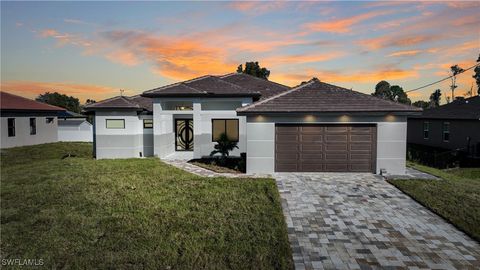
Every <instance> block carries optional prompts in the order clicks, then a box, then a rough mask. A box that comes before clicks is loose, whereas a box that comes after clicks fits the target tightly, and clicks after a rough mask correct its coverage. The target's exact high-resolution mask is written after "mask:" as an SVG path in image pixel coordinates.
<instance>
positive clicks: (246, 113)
mask: <svg viewBox="0 0 480 270" xmlns="http://www.w3.org/2000/svg"><path fill="white" fill-rule="evenodd" d="M421 113H422V112H421V111H326V112H319V111H275V112H268V111H239V110H237V115H241V116H252V115H272V116H273V115H274V116H285V115H305V114H310V115H339V114H341V115H365V116H367V115H369V116H370V115H373V116H375V115H377V116H378V115H388V114H390V115H399V116H411V115H420V114H421Z"/></svg>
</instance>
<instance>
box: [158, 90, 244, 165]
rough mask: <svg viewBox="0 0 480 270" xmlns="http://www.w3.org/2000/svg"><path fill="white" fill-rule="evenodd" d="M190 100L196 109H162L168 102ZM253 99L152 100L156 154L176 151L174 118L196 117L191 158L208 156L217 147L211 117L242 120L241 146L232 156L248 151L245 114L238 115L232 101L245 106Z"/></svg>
mask: <svg viewBox="0 0 480 270" xmlns="http://www.w3.org/2000/svg"><path fill="white" fill-rule="evenodd" d="M175 101H178V102H179V103H182V102H183V103H184V102H191V103H192V105H193V110H189V111H175V110H163V106H162V104H165V102H170V103H171V102H175ZM251 102H252V99H251V98H206V99H204V98H161V99H160V98H158V99H155V100H154V103H153V118H154V145H155V147H154V154H155V155H156V156H158V157H160V158H165V157H167V156H169V155H171V154H173V153H175V130H174V125H175V119H193V134H194V142H193V144H194V146H193V153H192V158H201V157H202V156H208V155H210V153H211V152H212V150H213V149H214V148H213V147H214V145H215V142H212V119H238V120H239V123H238V124H239V127H238V128H239V131H238V132H239V142H238V147H239V149H235V150H234V151H232V152H231V155H234V156H239V155H240V153H242V152H246V148H247V146H246V117H245V116H237V113H236V108H232V109H229V108H228V106H231V105H229V104H238V107H239V106H245V105H247V104H250V103H251Z"/></svg>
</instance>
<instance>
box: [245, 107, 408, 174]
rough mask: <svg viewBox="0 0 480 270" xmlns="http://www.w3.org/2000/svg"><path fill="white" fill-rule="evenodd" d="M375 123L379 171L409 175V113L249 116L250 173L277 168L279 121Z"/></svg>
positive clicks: (248, 151)
mask: <svg viewBox="0 0 480 270" xmlns="http://www.w3.org/2000/svg"><path fill="white" fill-rule="evenodd" d="M286 123H311V124H326V123H328V124H334V123H338V124H347V123H357V124H375V125H376V126H377V153H376V158H377V163H376V173H380V170H381V169H385V170H387V172H388V173H389V174H398V175H403V174H405V159H406V143H407V142H406V139H407V137H406V135H407V122H406V117H405V116H393V115H386V116H345V115H343V116H335V115H330V116H319V115H317V116H313V115H308V116H297V117H295V116H290V117H289V116H281V117H268V116H250V117H248V118H247V173H273V172H274V171H275V124H286Z"/></svg>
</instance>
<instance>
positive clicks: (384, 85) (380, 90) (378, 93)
mask: <svg viewBox="0 0 480 270" xmlns="http://www.w3.org/2000/svg"><path fill="white" fill-rule="evenodd" d="M372 96H375V97H379V98H381V99H387V100H392V95H391V92H390V84H389V83H388V82H387V81H380V82H379V83H377V85H375V93H373V94H372Z"/></svg>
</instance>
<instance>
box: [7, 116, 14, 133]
mask: <svg viewBox="0 0 480 270" xmlns="http://www.w3.org/2000/svg"><path fill="white" fill-rule="evenodd" d="M8 137H15V118H8Z"/></svg>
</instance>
